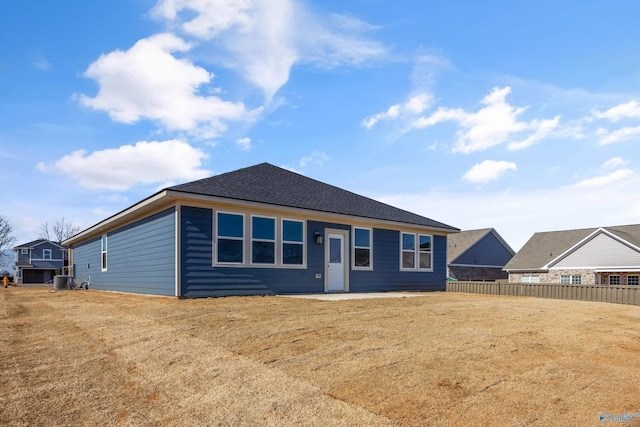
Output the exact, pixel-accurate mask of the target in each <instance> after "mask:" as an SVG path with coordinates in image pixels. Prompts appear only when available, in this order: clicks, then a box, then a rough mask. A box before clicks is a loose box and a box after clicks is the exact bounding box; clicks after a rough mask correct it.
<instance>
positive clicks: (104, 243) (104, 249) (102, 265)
mask: <svg viewBox="0 0 640 427" xmlns="http://www.w3.org/2000/svg"><path fill="white" fill-rule="evenodd" d="M100 252H101V255H102V256H101V257H100V269H101V270H102V271H107V235H106V234H103V235H102V237H101V238H100Z"/></svg>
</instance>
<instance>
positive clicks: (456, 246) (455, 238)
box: [447, 228, 492, 263]
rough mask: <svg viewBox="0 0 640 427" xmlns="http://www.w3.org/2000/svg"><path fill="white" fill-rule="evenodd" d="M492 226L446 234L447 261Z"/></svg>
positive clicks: (457, 255) (473, 242) (464, 249)
mask: <svg viewBox="0 0 640 427" xmlns="http://www.w3.org/2000/svg"><path fill="white" fill-rule="evenodd" d="M491 230H492V228H481V229H479V230H462V231H461V232H460V233H456V234H450V235H448V236H447V245H448V247H447V262H448V263H449V262H451V261H453V260H454V259H456V258H458V257H459V256H460V255H462V253H464V252H465V251H466V250H467V249H469V248H470V247H471V246H473V245H474V244H475V243H476V242H477V241H478V240H480V239H482V238H483V237H484V236H486V235H487V233H489V232H491Z"/></svg>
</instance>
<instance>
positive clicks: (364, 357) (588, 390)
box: [0, 288, 640, 426]
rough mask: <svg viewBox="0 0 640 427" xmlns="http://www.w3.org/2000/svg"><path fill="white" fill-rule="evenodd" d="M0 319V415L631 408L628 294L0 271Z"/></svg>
mask: <svg viewBox="0 0 640 427" xmlns="http://www.w3.org/2000/svg"><path fill="white" fill-rule="evenodd" d="M0 328H1V329H0V357H1V359H0V363H1V365H0V425H10V426H20V425H24V426H36V425H47V426H50V425H54V426H55V425H65V426H67V425H93V426H103V425H105V426H106V425H163V426H165V425H175V426H183V425H319V426H329V425H367V426H376V425H425V426H427V425H428V426H431V425H465V426H466V425H482V426H487V425H496V426H498V425H499V426H503V425H507V426H524V425H541V426H542V425H544V426H547V425H563V426H567V425H576V426H589V425H594V426H597V425H604V424H602V423H601V422H600V420H599V414H600V413H602V412H608V413H610V414H614V415H618V414H623V413H632V414H633V413H640V307H636V306H625V305H614V304H605V303H592V302H582V301H559V300H549V299H536V298H518V297H500V296H484V295H470V294H459V293H448V294H447V293H430V294H424V295H423V296H420V297H414V298H398V299H394V298H384V299H367V300H350V301H317V300H306V299H294V298H285V297H239V298H235V297H234V298H220V299H197V300H177V299H168V298H157V297H147V296H140V295H124V294H116V293H108V292H100V291H58V292H53V291H52V290H50V289H45V288H9V289H0ZM609 425H636V426H637V425H640V417H637V418H633V422H632V423H631V424H619V423H616V422H615V421H611V422H610V423H609Z"/></svg>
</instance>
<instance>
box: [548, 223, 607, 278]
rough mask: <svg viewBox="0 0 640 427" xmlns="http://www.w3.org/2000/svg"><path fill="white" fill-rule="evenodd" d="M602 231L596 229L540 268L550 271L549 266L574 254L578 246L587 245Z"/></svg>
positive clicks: (601, 229)
mask: <svg viewBox="0 0 640 427" xmlns="http://www.w3.org/2000/svg"><path fill="white" fill-rule="evenodd" d="M602 231H603V228H602V227H600V228H598V229H597V230H595V231H594V232H593V233H591V234H589V235H588V236H587V237H585V238H584V239H582V240H580V241H579V242H578V243H576V244H575V245H573V246H571V247H570V248H569V249H567V250H566V251H564V252H562V253H561V254H560V255H558V256H557V257H555V258H554V259H552V260H551V261H549V262H548V263H547V264H545V265H543V266H542V268H546V269H550V268H551V266H553V265H554V264H557V263H559V262H560V261H561V260H562V259H563V258H564V257H566V256H567V255H569V254H570V253H572V252H574V251H575V250H576V249H578V248H579V247H580V246H582V245H584V244H585V243H587V242H588V241H589V240H591V239H593V238H594V237H596V236H597V235H598V234H600V233H601V232H602Z"/></svg>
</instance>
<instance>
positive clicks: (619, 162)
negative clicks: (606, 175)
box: [602, 157, 629, 169]
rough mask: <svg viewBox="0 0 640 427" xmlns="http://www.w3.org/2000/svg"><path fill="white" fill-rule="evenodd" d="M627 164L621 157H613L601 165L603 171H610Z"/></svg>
mask: <svg viewBox="0 0 640 427" xmlns="http://www.w3.org/2000/svg"><path fill="white" fill-rule="evenodd" d="M627 163H629V162H628V161H627V160H625V159H623V158H622V157H613V158H611V159H609V160H607V161H606V162H604V164H603V165H602V166H603V167H604V168H605V169H611V168H616V167H618V166H624V165H626V164H627Z"/></svg>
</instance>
